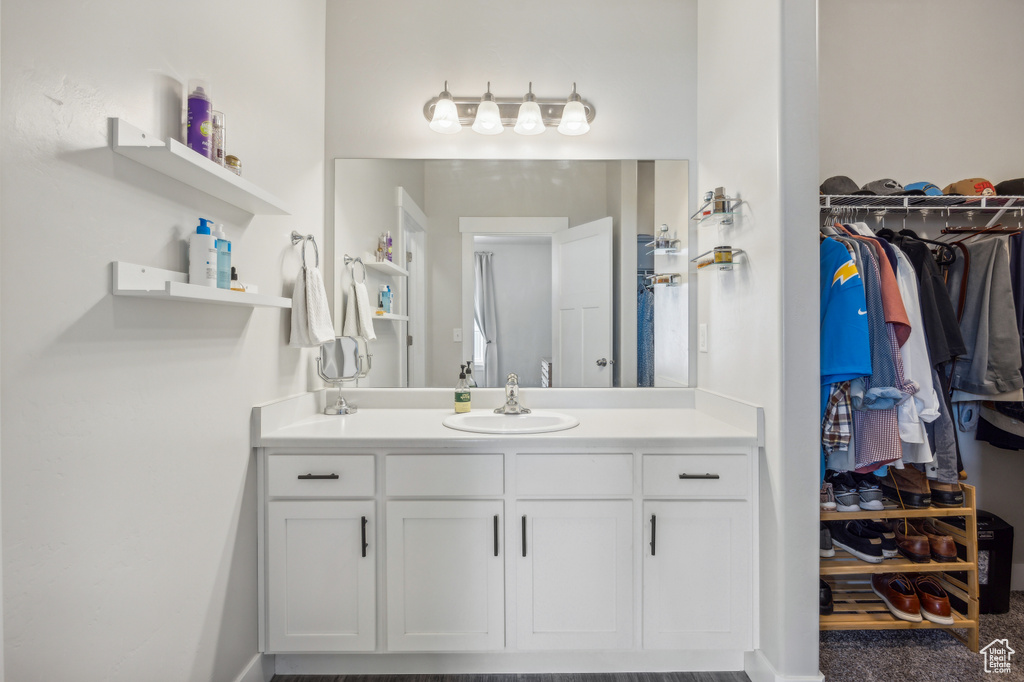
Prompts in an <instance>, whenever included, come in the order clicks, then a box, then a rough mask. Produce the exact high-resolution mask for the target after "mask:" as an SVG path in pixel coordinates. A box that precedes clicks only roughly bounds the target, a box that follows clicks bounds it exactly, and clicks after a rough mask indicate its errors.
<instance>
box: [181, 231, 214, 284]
mask: <svg viewBox="0 0 1024 682" xmlns="http://www.w3.org/2000/svg"><path fill="white" fill-rule="evenodd" d="M188 283H189V284H198V285H199V286H204V287H215V286H217V240H216V238H215V237H214V236H213V235H212V234H211V231H210V221H209V220H207V219H206V218H200V219H199V227H197V228H196V231H195V232H194V233H193V234H192V236H191V237H190V238H189V240H188Z"/></svg>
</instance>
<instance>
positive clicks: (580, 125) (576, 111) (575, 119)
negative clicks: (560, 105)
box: [558, 83, 590, 135]
mask: <svg viewBox="0 0 1024 682" xmlns="http://www.w3.org/2000/svg"><path fill="white" fill-rule="evenodd" d="M558 132H560V133H562V134H563V135H585V134H586V133H588V132H590V124H589V123H587V111H586V109H585V108H584V107H583V102H582V101H581V100H580V96H579V95H577V94H576V84H575V83H573V84H572V94H571V95H569V100H568V101H567V102H566V103H565V108H564V109H563V110H562V120H561V121H559V122H558Z"/></svg>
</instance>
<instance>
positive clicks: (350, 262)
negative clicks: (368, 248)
mask: <svg viewBox="0 0 1024 682" xmlns="http://www.w3.org/2000/svg"><path fill="white" fill-rule="evenodd" d="M356 263H359V265H360V267H362V268H363V278H362V279H361V280H359V283H360V284H362V283H363V282H365V281H366V266H365V265H363V259H362V258H358V257H356V258H353V257H352V256H350V255H348V254H347V253H346V254H345V265H347V266H349V268H351V269H352V281H353V282H354V281H355V279H356V266H355V264H356Z"/></svg>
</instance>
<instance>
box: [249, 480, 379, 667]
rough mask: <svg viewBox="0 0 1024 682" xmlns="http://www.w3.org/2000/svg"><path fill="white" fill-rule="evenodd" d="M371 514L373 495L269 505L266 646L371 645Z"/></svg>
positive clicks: (326, 647) (324, 647) (373, 595)
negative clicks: (350, 499) (356, 499)
mask: <svg viewBox="0 0 1024 682" xmlns="http://www.w3.org/2000/svg"><path fill="white" fill-rule="evenodd" d="M373 518H374V506H373V502H372V501H363V502H337V501H309V500H303V501H273V502H270V503H269V504H268V505H267V557H268V559H267V572H268V574H267V586H268V602H267V610H268V613H267V621H268V624H269V646H270V650H271V651H272V652H278V651H282V652H283V651H373V650H374V648H375V646H376V638H375V635H376V623H377V619H376V607H377V605H376V589H375V585H376V583H375V575H376V570H375V560H374V556H375V554H376V552H375V546H374V545H375V544H376V543H375V542H374V541H373V532H374V524H373ZM364 538H365V540H364Z"/></svg>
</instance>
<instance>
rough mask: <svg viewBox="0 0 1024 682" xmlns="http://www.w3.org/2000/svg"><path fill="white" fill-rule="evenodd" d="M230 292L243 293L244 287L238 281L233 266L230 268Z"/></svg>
mask: <svg viewBox="0 0 1024 682" xmlns="http://www.w3.org/2000/svg"><path fill="white" fill-rule="evenodd" d="M231 291H245V287H243V286H242V283H241V282H239V281H238V273H237V272H236V271H235V266H234V265H232V266H231Z"/></svg>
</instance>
